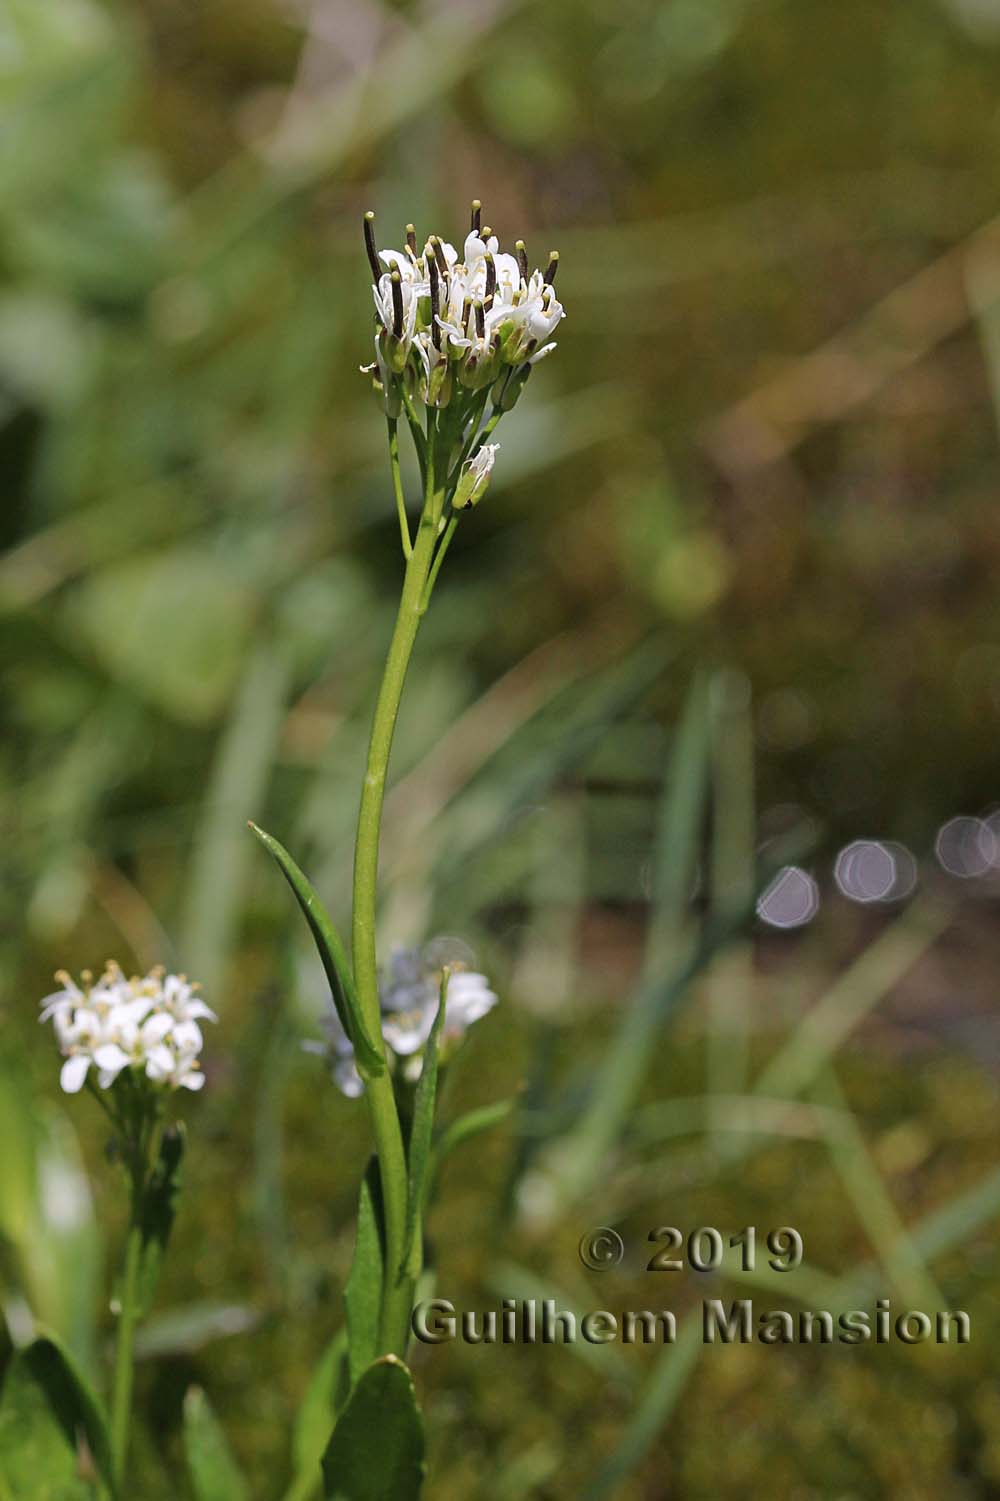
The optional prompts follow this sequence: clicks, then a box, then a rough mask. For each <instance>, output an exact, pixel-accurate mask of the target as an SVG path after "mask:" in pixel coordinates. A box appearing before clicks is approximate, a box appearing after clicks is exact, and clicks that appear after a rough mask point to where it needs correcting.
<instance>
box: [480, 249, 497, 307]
mask: <svg viewBox="0 0 1000 1501" xmlns="http://www.w3.org/2000/svg"><path fill="white" fill-rule="evenodd" d="M485 259H486V292H485V295H484V297H483V306H484V307H485V308H487V309H489V308H491V307H492V306H493V293H494V292H495V291H496V289H497V268H496V263H495V261H494V259H493V257H492V255H490V253H489V251H487V252H486V257H485Z"/></svg>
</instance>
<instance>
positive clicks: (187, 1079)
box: [177, 1069, 205, 1089]
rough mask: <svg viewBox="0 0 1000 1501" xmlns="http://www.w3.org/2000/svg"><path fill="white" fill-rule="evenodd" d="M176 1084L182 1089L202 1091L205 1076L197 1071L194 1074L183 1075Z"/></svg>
mask: <svg viewBox="0 0 1000 1501" xmlns="http://www.w3.org/2000/svg"><path fill="white" fill-rule="evenodd" d="M177 1082H178V1084H180V1086H181V1087H182V1088H183V1089H202V1088H203V1087H204V1084H205V1075H204V1074H203V1073H202V1072H201V1071H200V1069H199V1070H198V1071H196V1072H194V1073H190V1074H185V1075H184V1077H183V1078H182V1079H178V1081H177Z"/></svg>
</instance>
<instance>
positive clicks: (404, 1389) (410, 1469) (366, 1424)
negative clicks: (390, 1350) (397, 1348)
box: [323, 1355, 426, 1501]
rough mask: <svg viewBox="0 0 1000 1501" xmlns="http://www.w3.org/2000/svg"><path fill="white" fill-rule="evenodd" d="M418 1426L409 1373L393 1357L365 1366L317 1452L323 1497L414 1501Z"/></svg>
mask: <svg viewBox="0 0 1000 1501" xmlns="http://www.w3.org/2000/svg"><path fill="white" fill-rule="evenodd" d="M425 1468H426V1466H425V1464H424V1425H423V1419H422V1418H421V1416H420V1409H419V1408H418V1407H417V1399H416V1393H415V1392H414V1390H413V1381H412V1380H411V1378H410V1373H409V1371H408V1370H407V1368H406V1366H405V1365H404V1364H403V1362H402V1361H401V1360H397V1358H396V1356H395V1355H385V1356H383V1357H382V1359H381V1360H376V1361H375V1363H374V1365H371V1366H369V1367H368V1369H367V1371H365V1373H364V1375H363V1376H362V1378H361V1380H360V1381H359V1382H358V1384H357V1386H356V1387H355V1389H354V1394H353V1396H352V1397H351V1400H350V1401H349V1402H348V1404H347V1406H346V1407H345V1409H344V1411H343V1413H342V1415H341V1417H340V1420H339V1421H338V1423H337V1426H336V1428H335V1429H334V1430H333V1437H332V1438H331V1440H330V1442H329V1444H328V1445H327V1450H326V1453H325V1454H324V1456H323V1487H324V1491H323V1493H324V1495H325V1496H326V1498H327V1501H386V1498H387V1497H389V1496H391V1497H392V1501H415V1498H416V1497H418V1496H419V1495H420V1489H421V1486H422V1485H423V1479H424V1472H425Z"/></svg>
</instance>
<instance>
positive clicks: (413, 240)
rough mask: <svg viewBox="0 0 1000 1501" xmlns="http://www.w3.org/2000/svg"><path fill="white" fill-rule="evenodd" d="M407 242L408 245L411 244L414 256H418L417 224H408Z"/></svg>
mask: <svg viewBox="0 0 1000 1501" xmlns="http://www.w3.org/2000/svg"><path fill="white" fill-rule="evenodd" d="M406 243H407V245H409V247H410V249H411V250H412V251H413V254H414V256H416V254H417V226H416V225H415V224H408V225H407V226H406Z"/></svg>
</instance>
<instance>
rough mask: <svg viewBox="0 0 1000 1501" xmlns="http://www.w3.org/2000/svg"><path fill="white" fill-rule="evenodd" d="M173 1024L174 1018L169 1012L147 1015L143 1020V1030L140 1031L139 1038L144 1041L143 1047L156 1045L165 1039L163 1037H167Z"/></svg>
mask: <svg viewBox="0 0 1000 1501" xmlns="http://www.w3.org/2000/svg"><path fill="white" fill-rule="evenodd" d="M173 1026H174V1019H173V1017H172V1016H170V1015H168V1014H167V1012H165V1011H157V1012H154V1014H153V1015H152V1016H150V1017H147V1019H146V1020H145V1021H144V1022H143V1024H142V1031H141V1032H140V1033H139V1038H140V1040H141V1042H142V1045H143V1047H144V1048H151V1047H155V1046H156V1044H157V1043H158V1042H162V1041H163V1039H164V1038H165V1037H166V1035H167V1033H168V1032H169V1031H170V1030H171V1029H172V1027H173Z"/></svg>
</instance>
